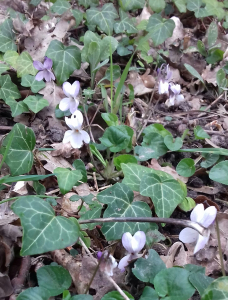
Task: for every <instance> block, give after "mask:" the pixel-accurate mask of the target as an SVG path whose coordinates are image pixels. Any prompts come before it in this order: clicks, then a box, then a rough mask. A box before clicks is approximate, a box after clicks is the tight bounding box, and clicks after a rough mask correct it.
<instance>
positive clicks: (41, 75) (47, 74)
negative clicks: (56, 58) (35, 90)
mask: <svg viewBox="0 0 228 300" xmlns="http://www.w3.org/2000/svg"><path fill="white" fill-rule="evenodd" d="M52 64H53V63H52V60H51V59H50V58H48V57H45V58H44V63H43V64H42V63H41V62H40V61H38V60H36V61H34V62H33V66H34V68H35V69H37V70H38V71H40V72H38V73H37V74H36V77H35V79H36V80H37V81H41V80H42V79H45V80H46V81H47V82H48V81H51V80H55V75H54V74H53V72H52V71H51V68H52Z"/></svg>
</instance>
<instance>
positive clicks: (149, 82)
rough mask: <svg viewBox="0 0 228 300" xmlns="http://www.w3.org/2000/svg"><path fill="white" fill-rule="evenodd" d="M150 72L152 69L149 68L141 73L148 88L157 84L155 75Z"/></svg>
mask: <svg viewBox="0 0 228 300" xmlns="http://www.w3.org/2000/svg"><path fill="white" fill-rule="evenodd" d="M149 73H150V69H147V70H146V72H145V73H144V74H143V75H141V79H142V81H143V84H144V85H145V87H147V88H148V89H152V88H153V87H154V86H155V83H156V81H155V79H154V76H152V75H149Z"/></svg>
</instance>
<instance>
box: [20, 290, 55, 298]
mask: <svg viewBox="0 0 228 300" xmlns="http://www.w3.org/2000/svg"><path fill="white" fill-rule="evenodd" d="M49 298H50V297H49V294H48V293H47V290H46V289H43V288H40V287H34V288H28V289H26V290H24V291H23V292H22V293H20V295H19V296H17V300H31V299H36V300H48V299H49Z"/></svg>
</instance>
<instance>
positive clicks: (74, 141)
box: [63, 110, 90, 148]
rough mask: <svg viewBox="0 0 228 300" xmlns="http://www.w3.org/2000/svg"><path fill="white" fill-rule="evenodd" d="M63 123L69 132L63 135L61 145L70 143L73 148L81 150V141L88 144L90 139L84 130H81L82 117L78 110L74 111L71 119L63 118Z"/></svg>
mask: <svg viewBox="0 0 228 300" xmlns="http://www.w3.org/2000/svg"><path fill="white" fill-rule="evenodd" d="M65 122H66V123H67V125H68V127H70V129H71V130H67V131H66V132H65V134H64V138H63V143H64V144H66V143H68V142H70V143H71V146H72V147H73V148H81V146H82V145H83V141H84V142H85V143H87V144H88V143H89V142H90V137H89V135H88V133H87V132H86V131H85V130H82V129H81V127H82V123H83V116H82V113H81V112H80V111H79V110H76V111H75V112H74V114H73V115H72V116H71V118H67V117H66V118H65Z"/></svg>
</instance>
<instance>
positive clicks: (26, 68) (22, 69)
mask: <svg viewBox="0 0 228 300" xmlns="http://www.w3.org/2000/svg"><path fill="white" fill-rule="evenodd" d="M16 69H17V76H18V77H22V76H23V75H26V74H31V75H36V73H37V70H36V69H35V68H34V66H33V60H32V58H31V56H30V54H29V53H28V52H26V51H24V52H22V53H21V55H20V56H19V57H18V59H17V62H16Z"/></svg>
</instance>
